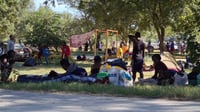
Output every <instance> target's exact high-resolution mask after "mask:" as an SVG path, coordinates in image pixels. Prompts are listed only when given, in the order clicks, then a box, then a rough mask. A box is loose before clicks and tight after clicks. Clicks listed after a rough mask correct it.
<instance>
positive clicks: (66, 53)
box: [62, 45, 71, 57]
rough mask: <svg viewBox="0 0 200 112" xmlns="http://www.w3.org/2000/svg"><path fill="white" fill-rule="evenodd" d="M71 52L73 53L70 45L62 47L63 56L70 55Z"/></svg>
mask: <svg viewBox="0 0 200 112" xmlns="http://www.w3.org/2000/svg"><path fill="white" fill-rule="evenodd" d="M70 54H71V51H70V48H69V46H68V45H64V46H63V47H62V56H63V55H65V57H68V56H70Z"/></svg>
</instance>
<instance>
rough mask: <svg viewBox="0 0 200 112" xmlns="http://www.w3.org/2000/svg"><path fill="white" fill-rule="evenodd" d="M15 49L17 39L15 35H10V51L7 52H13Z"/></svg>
mask: <svg viewBox="0 0 200 112" xmlns="http://www.w3.org/2000/svg"><path fill="white" fill-rule="evenodd" d="M14 48H15V37H14V35H10V39H9V40H8V49H7V51H10V50H13V51H14Z"/></svg>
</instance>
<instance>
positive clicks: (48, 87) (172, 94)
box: [0, 83, 200, 100]
mask: <svg viewBox="0 0 200 112" xmlns="http://www.w3.org/2000/svg"><path fill="white" fill-rule="evenodd" d="M0 88H4V89H13V90H28V91H42V92H64V93H84V94H98V95H108V96H122V97H144V98H166V99H176V100H200V92H199V91H200V88H199V87H191V86H186V87H176V86H150V85H135V86H134V87H129V88H124V87H118V86H113V85H101V84H83V83H37V84H36V83H28V84H27V83H9V84H1V85H0Z"/></svg>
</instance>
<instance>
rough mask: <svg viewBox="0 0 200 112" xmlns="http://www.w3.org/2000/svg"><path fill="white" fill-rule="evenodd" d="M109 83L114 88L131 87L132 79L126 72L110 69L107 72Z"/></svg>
mask: <svg viewBox="0 0 200 112" xmlns="http://www.w3.org/2000/svg"><path fill="white" fill-rule="evenodd" d="M108 74H109V82H110V83H111V84H113V85H116V86H123V87H130V86H133V79H132V76H131V75H130V73H128V71H125V70H123V69H119V68H114V67H112V68H111V69H110V70H109V71H108Z"/></svg>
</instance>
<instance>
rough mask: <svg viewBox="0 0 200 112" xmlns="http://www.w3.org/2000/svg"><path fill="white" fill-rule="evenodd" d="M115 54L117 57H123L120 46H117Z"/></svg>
mask: <svg viewBox="0 0 200 112" xmlns="http://www.w3.org/2000/svg"><path fill="white" fill-rule="evenodd" d="M116 56H117V58H123V50H122V48H118V49H117V53H116Z"/></svg>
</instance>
